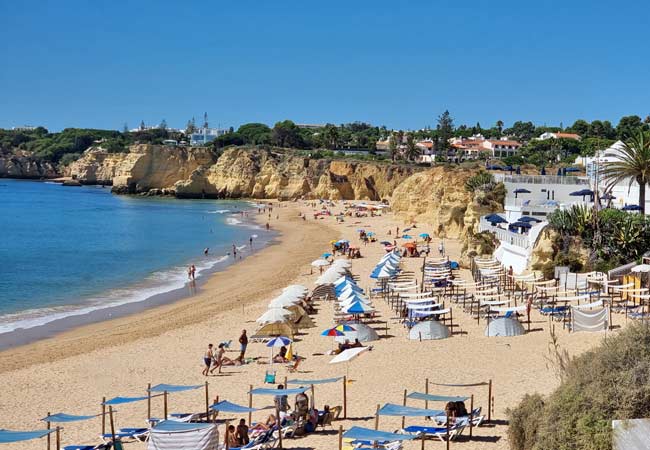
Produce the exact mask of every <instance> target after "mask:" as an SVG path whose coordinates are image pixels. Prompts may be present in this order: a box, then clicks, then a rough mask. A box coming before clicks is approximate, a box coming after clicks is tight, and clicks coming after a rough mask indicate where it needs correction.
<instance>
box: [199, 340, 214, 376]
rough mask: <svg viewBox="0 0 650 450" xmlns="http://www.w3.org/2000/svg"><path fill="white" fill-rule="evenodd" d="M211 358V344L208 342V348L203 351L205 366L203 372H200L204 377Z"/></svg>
mask: <svg viewBox="0 0 650 450" xmlns="http://www.w3.org/2000/svg"><path fill="white" fill-rule="evenodd" d="M213 358H214V353H213V352H212V344H208V349H207V351H206V352H205V355H203V363H204V364H205V367H204V368H203V372H201V373H202V374H203V375H205V376H206V377H207V376H208V370H210V365H211V364H212V359H213Z"/></svg>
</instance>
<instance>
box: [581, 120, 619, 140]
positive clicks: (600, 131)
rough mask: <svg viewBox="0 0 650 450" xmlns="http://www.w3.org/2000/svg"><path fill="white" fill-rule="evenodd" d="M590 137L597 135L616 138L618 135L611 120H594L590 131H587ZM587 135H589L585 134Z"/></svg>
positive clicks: (604, 137) (603, 137) (598, 136)
mask: <svg viewBox="0 0 650 450" xmlns="http://www.w3.org/2000/svg"><path fill="white" fill-rule="evenodd" d="M587 135H588V137H597V138H602V139H614V138H615V137H616V131H615V130H614V128H613V127H612V123H611V122H610V121H609V120H603V121H600V120H594V121H593V122H591V124H590V125H589V131H588V133H587ZM583 137H587V136H583Z"/></svg>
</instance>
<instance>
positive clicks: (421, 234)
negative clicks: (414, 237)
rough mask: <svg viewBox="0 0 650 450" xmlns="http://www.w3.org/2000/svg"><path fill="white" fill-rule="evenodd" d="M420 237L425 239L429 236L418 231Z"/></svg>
mask: <svg viewBox="0 0 650 450" xmlns="http://www.w3.org/2000/svg"><path fill="white" fill-rule="evenodd" d="M420 237H421V238H423V239H426V238H428V237H429V233H420Z"/></svg>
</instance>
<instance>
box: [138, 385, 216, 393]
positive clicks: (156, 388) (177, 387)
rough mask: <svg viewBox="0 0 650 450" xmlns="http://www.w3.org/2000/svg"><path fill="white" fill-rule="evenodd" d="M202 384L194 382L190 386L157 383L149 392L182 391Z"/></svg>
mask: <svg viewBox="0 0 650 450" xmlns="http://www.w3.org/2000/svg"><path fill="white" fill-rule="evenodd" d="M203 386H204V385H202V384H196V385H192V386H182V385H176V384H157V385H155V386H152V387H151V389H149V391H151V392H183V391H191V390H194V389H198V388H202V387H203Z"/></svg>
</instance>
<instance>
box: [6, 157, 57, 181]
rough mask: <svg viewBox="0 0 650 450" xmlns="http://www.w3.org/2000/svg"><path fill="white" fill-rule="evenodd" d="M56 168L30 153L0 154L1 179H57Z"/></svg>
mask: <svg viewBox="0 0 650 450" xmlns="http://www.w3.org/2000/svg"><path fill="white" fill-rule="evenodd" d="M57 176H58V173H57V169H56V166H55V165H54V164H52V163H50V162H47V161H41V160H39V159H37V158H34V157H33V156H32V154H31V153H30V152H27V151H23V150H16V151H13V152H4V153H0V178H2V177H4V178H35V179H40V178H56V177H57Z"/></svg>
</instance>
